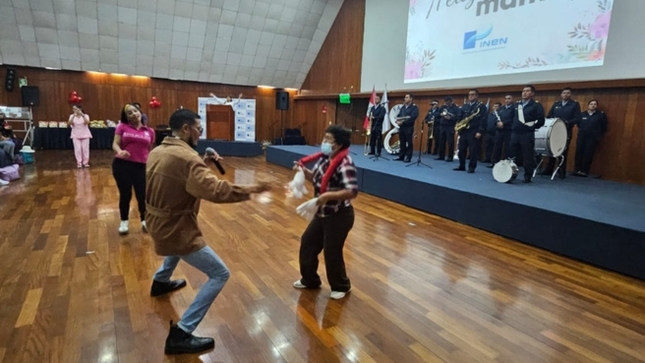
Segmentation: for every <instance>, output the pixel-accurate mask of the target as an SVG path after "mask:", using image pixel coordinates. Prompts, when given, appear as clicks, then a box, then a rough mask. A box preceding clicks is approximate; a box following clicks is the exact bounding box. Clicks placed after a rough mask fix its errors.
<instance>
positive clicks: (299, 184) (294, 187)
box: [289, 168, 308, 199]
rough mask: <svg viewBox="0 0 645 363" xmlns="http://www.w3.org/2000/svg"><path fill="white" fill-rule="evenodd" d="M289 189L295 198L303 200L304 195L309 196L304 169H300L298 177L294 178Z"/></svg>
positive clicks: (297, 173)
mask: <svg viewBox="0 0 645 363" xmlns="http://www.w3.org/2000/svg"><path fill="white" fill-rule="evenodd" d="M289 189H291V193H292V194H293V196H294V197H296V198H298V199H301V198H302V197H303V196H304V195H307V193H308V191H307V187H306V186H305V172H304V171H303V170H302V168H299V169H298V171H297V172H296V175H295V176H294V177H293V180H292V181H291V182H289Z"/></svg>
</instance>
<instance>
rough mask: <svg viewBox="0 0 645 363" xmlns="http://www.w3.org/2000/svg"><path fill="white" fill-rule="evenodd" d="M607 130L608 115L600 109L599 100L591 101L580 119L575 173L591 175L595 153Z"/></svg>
mask: <svg viewBox="0 0 645 363" xmlns="http://www.w3.org/2000/svg"><path fill="white" fill-rule="evenodd" d="M605 132H607V115H605V113H604V112H602V111H598V101H597V100H591V101H589V106H588V108H587V112H583V113H582V115H581V116H580V120H579V121H578V142H577V145H576V165H575V171H574V174H575V175H578V176H587V175H589V170H590V169H591V162H592V161H593V153H594V151H596V145H597V144H598V141H600V138H601V136H602V135H603V134H604V133H605Z"/></svg>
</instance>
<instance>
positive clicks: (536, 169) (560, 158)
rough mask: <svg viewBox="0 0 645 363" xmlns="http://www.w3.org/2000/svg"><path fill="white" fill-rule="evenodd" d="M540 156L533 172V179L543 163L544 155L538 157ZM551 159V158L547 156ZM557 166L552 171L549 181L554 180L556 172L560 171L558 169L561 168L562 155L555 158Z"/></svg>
mask: <svg viewBox="0 0 645 363" xmlns="http://www.w3.org/2000/svg"><path fill="white" fill-rule="evenodd" d="M538 156H540V162H539V163H538V164H537V166H536V167H535V170H533V177H534V178H535V175H536V174H537V171H538V170H540V166H542V164H543V163H544V155H541V154H540V155H538ZM549 157H552V156H549ZM555 159H556V161H557V163H558V165H556V167H555V168H554V169H553V174H552V175H551V180H553V179H555V176H556V175H558V171H560V167H562V164H563V163H564V155H560V156H556V157H555Z"/></svg>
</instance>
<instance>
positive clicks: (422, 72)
mask: <svg viewBox="0 0 645 363" xmlns="http://www.w3.org/2000/svg"><path fill="white" fill-rule="evenodd" d="M435 51H436V50H430V49H424V50H417V51H416V52H414V53H411V52H410V50H409V49H407V50H406V51H405V79H406V80H410V79H419V78H423V77H424V76H427V75H428V74H429V70H430V66H431V65H432V60H433V59H434V58H435Z"/></svg>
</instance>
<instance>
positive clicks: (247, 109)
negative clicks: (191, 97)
mask: <svg viewBox="0 0 645 363" xmlns="http://www.w3.org/2000/svg"><path fill="white" fill-rule="evenodd" d="M236 101H237V100H234V101H233V102H236ZM220 104H221V103H219V102H218V101H217V100H216V99H214V98H212V97H199V98H198V99H197V113H198V114H199V116H200V117H201V118H202V121H203V123H202V124H203V125H204V131H203V132H202V136H201V138H202V139H205V138H206V128H207V127H208V122H207V120H206V105H220ZM231 107H233V110H234V111H235V141H252V142H254V141H255V109H256V104H255V100H254V99H244V98H243V99H241V100H240V102H237V103H233V104H232V105H231Z"/></svg>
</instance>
